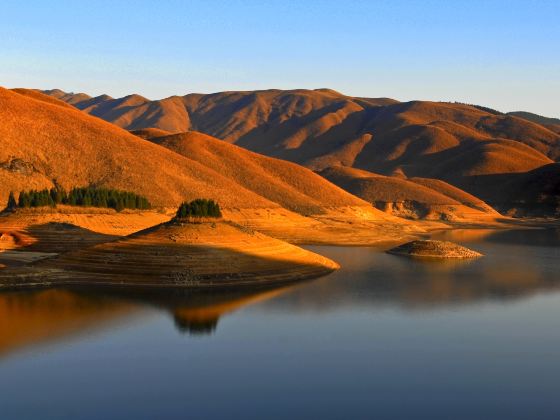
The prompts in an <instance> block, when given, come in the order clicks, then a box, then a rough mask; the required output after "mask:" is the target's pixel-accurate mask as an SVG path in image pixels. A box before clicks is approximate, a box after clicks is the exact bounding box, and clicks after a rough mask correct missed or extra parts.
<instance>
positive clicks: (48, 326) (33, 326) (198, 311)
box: [0, 286, 297, 357]
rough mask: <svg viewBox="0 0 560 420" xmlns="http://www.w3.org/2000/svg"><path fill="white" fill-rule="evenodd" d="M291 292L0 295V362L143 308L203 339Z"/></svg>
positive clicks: (59, 291) (45, 292)
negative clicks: (236, 315) (234, 315)
mask: <svg viewBox="0 0 560 420" xmlns="http://www.w3.org/2000/svg"><path fill="white" fill-rule="evenodd" d="M295 287H297V286H288V287H282V288H275V289H266V290H259V291H255V290H254V291H245V292H244V293H239V292H230V293H228V292H223V293H218V294H216V293H215V292H214V293H192V292H189V293H187V292H184V291H176V292H171V291H166V292H154V291H153V290H152V291H149V292H145V293H143V292H125V291H120V292H115V291H107V292H105V291H103V292H102V291H88V292H86V291H83V290H80V291H71V290H66V289H64V290H62V289H49V290H37V291H31V292H30V291H25V292H5V293H0V357H1V356H3V355H5V354H8V353H11V352H14V351H17V350H18V349H20V348H23V347H30V346H35V345H40V344H44V343H48V342H55V341H60V340H64V339H66V338H68V337H72V336H75V335H85V334H87V333H88V332H90V331H91V330H92V329H100V328H107V327H109V326H110V325H111V324H112V323H114V322H117V321H119V320H122V319H123V318H125V317H130V316H131V315H137V314H139V313H141V312H142V308H143V307H144V308H145V307H152V308H158V309H161V310H163V311H165V312H170V313H171V315H172V317H173V319H174V321H175V325H176V327H177V328H178V330H179V331H180V332H188V333H190V334H207V333H211V332H213V331H214V330H215V328H216V326H217V324H218V320H219V318H220V317H222V316H224V315H227V314H229V313H230V312H233V311H235V310H237V309H239V308H241V307H243V306H245V305H249V304H252V303H256V302H260V301H263V300H267V299H270V298H272V297H275V296H277V295H280V294H282V293H284V292H285V291H287V290H289V289H291V288H295Z"/></svg>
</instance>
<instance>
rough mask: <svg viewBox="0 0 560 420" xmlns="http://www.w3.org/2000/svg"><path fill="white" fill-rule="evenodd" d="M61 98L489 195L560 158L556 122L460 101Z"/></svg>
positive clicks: (138, 121) (321, 95)
mask: <svg viewBox="0 0 560 420" xmlns="http://www.w3.org/2000/svg"><path fill="white" fill-rule="evenodd" d="M58 96H59V97H60V94H58ZM92 99H95V101H93V102H92ZM65 100H67V101H68V102H69V103H70V101H72V102H73V103H74V105H75V106H77V107H78V108H80V109H83V110H84V111H86V112H88V113H91V114H93V115H96V116H99V117H101V118H103V119H106V120H107V121H110V122H113V123H115V124H117V125H119V126H121V127H123V128H127V129H145V128H157V129H162V130H166V131H169V132H172V133H178V132H184V131H188V130H196V131H199V132H202V133H205V134H208V135H211V136H214V137H217V138H219V139H221V140H225V141H226V142H228V143H234V144H236V145H238V146H241V147H243V148H245V149H249V150H251V151H254V152H258V153H261V154H264V155H267V156H271V157H276V158H281V159H285V160H289V161H292V162H296V163H299V164H302V165H304V166H307V167H309V168H311V169H314V170H321V169H325V168H328V167H332V166H340V165H342V166H348V167H354V168H359V169H364V170H367V171H371V172H374V173H378V174H383V175H398V176H401V177H405V178H416V177H419V178H434V179H440V180H443V181H445V182H447V183H450V184H452V185H454V186H456V187H458V188H460V189H462V190H464V191H468V192H469V193H471V194H474V195H476V196H480V197H484V199H485V201H489V200H488V198H492V197H490V194H489V192H490V191H498V192H499V191H500V189H499V185H500V184H496V185H494V184H492V182H495V180H497V179H501V178H500V177H499V175H506V176H509V175H510V174H522V173H527V172H530V171H533V170H535V169H537V168H540V167H542V166H544V165H549V164H551V163H553V162H554V161H557V160H558V159H560V134H559V130H556V129H555V127H554V126H552V125H548V126H544V125H542V123H541V121H537V122H534V121H529V120H528V119H526V116H525V118H519V117H518V116H516V115H519V114H518V113H516V114H515V115H508V114H502V113H500V112H497V111H493V110H491V109H489V108H485V107H482V106H474V105H466V104H459V103H446V102H428V101H411V102H403V103H400V102H397V101H394V100H391V99H387V98H379V99H375V98H359V97H349V96H345V95H343V94H341V93H338V92H335V91H332V90H328V89H318V90H303V89H300V90H290V91H282V90H264V91H252V92H220V93H214V94H208V95H203V94H190V95H185V96H173V97H170V98H166V99H163V100H158V101H149V100H147V99H146V98H142V97H138V96H137V95H132V96H129V97H126V98H121V99H113V98H106V99H105V100H103V99H101V98H100V97H98V98H89V99H85V100H83V101H79V100H77V99H76V98H71V99H69V98H66V99H65ZM477 177H485V179H486V184H485V186H484V188H486V189H487V191H486V192H484V191H483V192H482V194H481V188H482V187H481V186H480V185H476V184H474V183H473V180H475V179H477ZM478 179H480V178H478ZM496 182H497V181H496ZM500 182H502V181H500ZM537 195H538V194H536V195H535V196H537ZM504 200H509V201H512V200H513V201H515V202H519V201H520V200H521V196H520V197H514V196H509V197H507V198H506V197H502V196H500V197H495V198H494V200H493V202H496V201H504Z"/></svg>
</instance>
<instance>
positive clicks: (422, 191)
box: [319, 166, 499, 220]
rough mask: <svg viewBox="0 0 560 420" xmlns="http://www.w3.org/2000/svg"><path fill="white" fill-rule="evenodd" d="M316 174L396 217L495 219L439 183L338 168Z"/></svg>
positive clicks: (476, 202)
mask: <svg viewBox="0 0 560 420" xmlns="http://www.w3.org/2000/svg"><path fill="white" fill-rule="evenodd" d="M319 174H320V175H321V176H323V177H325V178H326V179H328V180H329V181H331V182H333V183H334V184H336V185H338V186H340V187H341V188H344V189H345V190H347V191H349V192H351V193H352V194H355V195H357V196H358V197H361V198H363V199H364V200H366V201H368V202H370V203H372V204H373V205H374V206H375V207H377V208H379V209H381V210H383V211H385V212H387V213H390V214H394V215H396V216H400V217H406V218H412V219H436V220H480V219H485V218H495V217H497V216H499V214H498V213H497V212H496V211H495V210H494V209H492V208H491V207H490V206H488V205H487V204H486V203H484V202H483V201H482V200H480V199H478V198H476V197H474V196H472V195H471V194H468V193H466V192H464V191H462V190H460V189H458V188H455V187H453V186H451V185H449V184H447V183H445V182H443V181H440V180H434V179H426V178H415V179H411V180H407V179H402V178H396V177H388V176H383V175H378V174H374V173H371V172H367V171H364V170H358V169H354V168H348V167H342V166H338V167H332V168H327V169H324V170H322V171H320V172H319Z"/></svg>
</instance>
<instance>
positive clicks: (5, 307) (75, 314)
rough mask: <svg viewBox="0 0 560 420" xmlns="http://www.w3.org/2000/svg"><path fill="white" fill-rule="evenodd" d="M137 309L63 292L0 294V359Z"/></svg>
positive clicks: (44, 291)
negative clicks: (15, 351) (20, 349)
mask: <svg viewBox="0 0 560 420" xmlns="http://www.w3.org/2000/svg"><path fill="white" fill-rule="evenodd" d="M137 309H138V308H135V307H134V306H133V305H132V304H130V303H126V302H123V301H119V300H115V299H110V298H107V297H102V296H89V295H85V294H79V293H73V292H70V291H67V290H55V289H50V290H36V291H32V292H29V291H26V292H7V293H0V356H2V355H4V354H6V353H9V352H11V351H14V350H16V349H18V348H21V347H25V346H30V345H36V344H40V343H44V342H49V341H54V340H61V339H63V338H64V337H67V336H71V335H75V334H84V333H86V332H88V331H90V330H91V328H98V327H101V326H107V324H110V323H111V322H114V321H116V320H118V319H121V318H123V317H125V316H129V315H131V314H133V313H135V311H136V310H137Z"/></svg>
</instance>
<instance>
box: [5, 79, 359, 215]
mask: <svg viewBox="0 0 560 420" xmlns="http://www.w3.org/2000/svg"><path fill="white" fill-rule="evenodd" d="M38 95H40V94H37V93H36V92H33V91H27V92H22V91H20V93H16V92H12V91H8V90H6V89H0V121H2V123H1V124H0V142H1V144H2V148H1V149H0V181H1V188H0V200H2V201H5V200H6V199H7V194H8V192H9V191H11V190H13V191H19V190H22V189H29V188H44V187H52V186H53V185H60V186H63V187H65V188H70V187H72V186H77V185H78V186H79V185H98V186H107V187H113V188H120V189H124V190H130V191H134V192H137V193H139V194H143V195H145V196H147V197H148V198H149V199H150V200H151V201H152V202H153V203H154V204H156V205H164V206H175V205H176V204H178V203H179V202H180V201H182V200H185V199H193V198H196V197H209V198H213V199H216V200H218V201H219V202H220V203H221V204H222V205H223V206H224V207H225V208H228V207H232V208H233V207H235V208H259V207H261V208H264V207H267V208H274V207H279V206H282V205H283V204H286V205H290V206H291V207H298V206H300V207H308V206H314V207H317V206H318V205H319V206H323V205H324V206H351V205H362V206H363V205H365V203H363V202H362V201H361V200H359V199H357V198H356V197H353V196H351V195H350V194H348V193H346V192H344V191H342V190H340V189H339V188H337V187H335V186H334V185H332V184H330V183H328V182H322V183H320V184H317V190H319V191H321V192H322V194H323V195H322V198H321V197H318V196H317V195H315V191H310V188H309V187H308V185H309V183H310V181H308V180H304V179H302V177H304V178H305V177H311V178H312V179H316V178H317V177H316V176H315V175H314V174H312V173H311V172H310V171H308V170H305V169H303V168H301V170H300V168H297V167H296V166H295V165H288V166H289V168H290V170H292V171H293V173H294V177H293V183H292V184H291V185H289V186H288V185H285V186H283V187H286V188H289V189H290V190H291V191H292V194H291V195H290V196H289V197H290V200H291V201H290V202H289V203H288V202H285V203H277V202H271V201H270V200H267V199H266V198H264V197H262V196H260V195H258V194H255V193H254V192H253V191H250V190H249V189H248V188H246V187H244V186H242V185H240V184H239V183H237V182H236V181H234V180H233V179H230V178H228V177H229V176H231V177H234V174H233V172H234V171H235V168H234V167H233V166H230V168H229V169H230V172H229V173H226V174H224V173H220V171H218V170H215V169H212V167H211V165H202V164H201V163H199V162H197V161H196V160H193V159H189V158H187V157H185V156H181V155H179V154H177V153H174V152H172V151H170V150H168V149H167V148H164V147H161V146H158V145H156V144H153V143H150V142H147V141H144V140H141V139H139V138H138V137H136V136H134V135H132V134H130V133H128V132H126V131H125V130H122V129H120V128H118V127H116V126H114V125H112V124H108V123H106V122H104V121H101V120H99V119H97V118H93V117H90V116H88V115H86V114H84V113H82V112H79V111H77V110H74V109H70V108H67V107H65V106H59V105H58V104H53V103H50V102H51V101H53V100H52V99H51V98H48V97H44V96H39V97H38ZM206 140H207V141H205V142H203V143H199V146H200V147H208V148H209V149H211V150H215V149H216V148H219V147H220V146H222V143H221V142H219V141H217V140H213V139H206ZM212 142H214V143H216V146H215V147H214V148H212V147H211V143H212ZM191 150H192V148H191ZM243 152H244V151H243V150H241V149H239V148H236V147H234V146H232V147H230V149H229V150H228V152H227V153H232V154H236V153H237V154H238V155H239V156H231V159H232V160H234V161H235V162H236V164H238V165H239V168H240V169H242V170H243V173H244V174H245V175H246V179H251V176H250V175H249V174H248V173H247V169H246V168H247V167H255V168H257V167H258V164H253V163H252V162H246V161H245V159H255V160H259V161H260V157H259V156H257V155H255V154H249V153H243ZM198 153H200V155H204V154H205V153H206V155H207V156H208V154H211V153H213V152H205V151H203V150H199V151H198ZM262 159H266V158H262ZM267 162H268V164H269V165H271V166H274V161H273V160H267ZM277 165H280V166H282V165H284V163H283V162H278V163H277ZM284 166H286V165H284ZM261 175H262V174H261V173H255V174H254V176H253V177H252V179H253V180H254V179H258V178H259V177H260V176H261ZM239 179H241V178H239ZM299 184H301V185H304V186H305V191H303V190H298V188H299V186H298V185H299ZM251 185H253V184H251ZM275 186H280V184H275V185H274V186H273V185H271V186H270V188H271V189H273V188H275ZM309 193H313V195H311V196H308V195H307V194H309ZM282 196H283V194H282V193H279V194H278V195H277V197H282ZM327 198H328V200H327ZM321 199H323V200H324V201H323V202H320V200H321Z"/></svg>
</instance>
